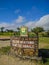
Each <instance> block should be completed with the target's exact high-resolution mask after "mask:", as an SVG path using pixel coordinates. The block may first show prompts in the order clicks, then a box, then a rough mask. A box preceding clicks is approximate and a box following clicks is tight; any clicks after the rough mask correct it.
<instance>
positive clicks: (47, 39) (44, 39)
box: [39, 37, 49, 44]
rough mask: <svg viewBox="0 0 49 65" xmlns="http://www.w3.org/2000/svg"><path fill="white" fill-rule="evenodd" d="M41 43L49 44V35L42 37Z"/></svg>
mask: <svg viewBox="0 0 49 65" xmlns="http://www.w3.org/2000/svg"><path fill="white" fill-rule="evenodd" d="M39 43H46V44H49V37H40V38H39Z"/></svg>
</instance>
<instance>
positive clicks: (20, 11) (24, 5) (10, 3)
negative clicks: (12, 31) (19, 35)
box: [0, 0, 49, 28]
mask: <svg viewBox="0 0 49 65" xmlns="http://www.w3.org/2000/svg"><path fill="white" fill-rule="evenodd" d="M47 15H49V0H0V27H1V26H3V24H4V26H6V25H7V26H10V24H11V28H12V25H13V26H15V24H16V25H17V26H19V25H24V24H25V25H26V24H28V23H31V25H33V23H34V22H35V23H36V21H39V20H40V19H41V18H42V17H43V16H46V17H49V16H47ZM22 21H23V22H22Z"/></svg>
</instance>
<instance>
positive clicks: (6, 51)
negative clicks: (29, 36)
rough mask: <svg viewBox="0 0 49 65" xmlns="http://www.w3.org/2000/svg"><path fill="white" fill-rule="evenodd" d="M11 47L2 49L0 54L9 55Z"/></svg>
mask: <svg viewBox="0 0 49 65" xmlns="http://www.w3.org/2000/svg"><path fill="white" fill-rule="evenodd" d="M10 48H11V47H10V46H7V47H2V48H0V54H7V53H8V52H9V51H10Z"/></svg>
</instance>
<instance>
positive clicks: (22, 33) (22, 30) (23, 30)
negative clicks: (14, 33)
mask: <svg viewBox="0 0 49 65" xmlns="http://www.w3.org/2000/svg"><path fill="white" fill-rule="evenodd" d="M20 36H22V37H25V36H28V28H27V27H25V26H23V27H21V28H20Z"/></svg>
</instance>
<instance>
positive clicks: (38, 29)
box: [31, 27, 44, 33]
mask: <svg viewBox="0 0 49 65" xmlns="http://www.w3.org/2000/svg"><path fill="white" fill-rule="evenodd" d="M31 31H32V32H35V33H39V32H42V31H44V29H43V28H41V27H36V28H33V29H32V30H31Z"/></svg>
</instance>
